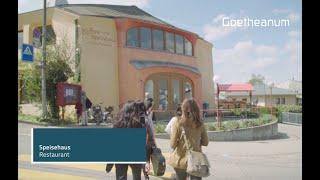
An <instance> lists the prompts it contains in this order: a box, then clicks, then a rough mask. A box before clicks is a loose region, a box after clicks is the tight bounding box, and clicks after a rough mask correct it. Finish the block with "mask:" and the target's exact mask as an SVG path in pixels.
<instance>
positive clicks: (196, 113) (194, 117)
mask: <svg viewBox="0 0 320 180" xmlns="http://www.w3.org/2000/svg"><path fill="white" fill-rule="evenodd" d="M181 109H182V114H183V117H184V118H182V123H184V124H185V123H186V122H187V121H188V120H191V121H192V122H193V123H194V124H195V125H196V127H200V126H201V125H202V124H203V122H202V120H201V118H200V108H199V106H198V104H197V102H196V101H195V100H194V99H185V100H184V101H183V103H182V106H181Z"/></svg>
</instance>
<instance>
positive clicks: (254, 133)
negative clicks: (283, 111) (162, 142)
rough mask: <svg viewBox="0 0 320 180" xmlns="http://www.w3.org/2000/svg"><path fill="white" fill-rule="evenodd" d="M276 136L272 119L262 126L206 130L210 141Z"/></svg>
mask: <svg viewBox="0 0 320 180" xmlns="http://www.w3.org/2000/svg"><path fill="white" fill-rule="evenodd" d="M277 136H278V122H277V121H274V122H271V123H268V124H264V125H262V126H256V127H250V128H243V129H235V130H228V131H208V137H209V140H210V141H253V140H266V139H274V138H277ZM156 137H157V138H161V139H170V136H169V134H167V133H162V134H156Z"/></svg>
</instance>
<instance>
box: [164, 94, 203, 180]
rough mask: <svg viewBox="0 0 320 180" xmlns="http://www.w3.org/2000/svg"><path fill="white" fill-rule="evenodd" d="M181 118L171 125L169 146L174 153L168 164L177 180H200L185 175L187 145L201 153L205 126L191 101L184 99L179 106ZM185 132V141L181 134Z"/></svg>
mask: <svg viewBox="0 0 320 180" xmlns="http://www.w3.org/2000/svg"><path fill="white" fill-rule="evenodd" d="M181 109H182V116H181V117H180V118H179V120H178V121H175V122H174V123H173V125H172V128H173V129H172V135H171V137H170V146H171V148H173V149H174V151H173V152H172V153H171V155H170V159H169V164H170V165H171V166H172V167H173V168H174V170H175V172H176V178H177V180H186V179H187V177H190V179H191V180H201V177H196V176H192V175H189V174H187V172H186V169H187V144H189V146H190V147H189V148H191V149H192V150H193V151H197V152H202V149H201V146H207V145H208V143H209V141H208V135H207V131H206V129H205V126H204V124H203V122H202V120H201V119H200V109H199V106H198V104H197V103H196V101H195V100H193V99H185V100H184V101H183V103H182V106H181ZM183 131H184V132H185V136H186V140H187V141H188V142H185V140H184V138H183V134H182V132H183Z"/></svg>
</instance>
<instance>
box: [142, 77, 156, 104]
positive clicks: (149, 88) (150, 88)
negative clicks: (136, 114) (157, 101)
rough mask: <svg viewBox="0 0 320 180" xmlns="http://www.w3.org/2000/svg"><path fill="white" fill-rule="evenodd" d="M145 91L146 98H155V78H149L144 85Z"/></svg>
mask: <svg viewBox="0 0 320 180" xmlns="http://www.w3.org/2000/svg"><path fill="white" fill-rule="evenodd" d="M144 92H145V99H148V98H152V99H154V97H153V80H151V79H150V80H148V81H147V82H146V84H145V86H144Z"/></svg>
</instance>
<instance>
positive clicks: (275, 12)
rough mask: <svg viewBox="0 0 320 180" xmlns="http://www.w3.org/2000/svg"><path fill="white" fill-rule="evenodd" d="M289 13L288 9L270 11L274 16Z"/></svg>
mask: <svg viewBox="0 0 320 180" xmlns="http://www.w3.org/2000/svg"><path fill="white" fill-rule="evenodd" d="M289 12H290V10H289V9H274V10H272V13H273V14H274V15H278V14H287V13H289Z"/></svg>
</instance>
